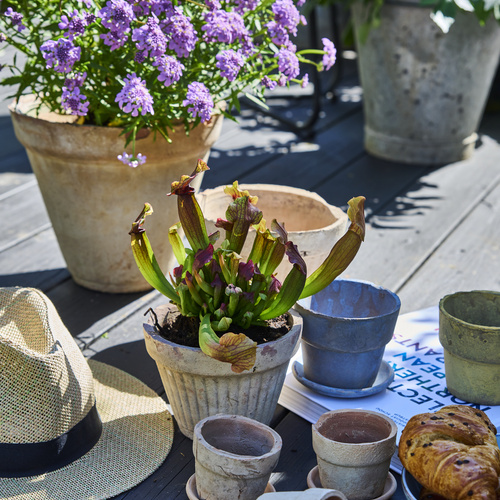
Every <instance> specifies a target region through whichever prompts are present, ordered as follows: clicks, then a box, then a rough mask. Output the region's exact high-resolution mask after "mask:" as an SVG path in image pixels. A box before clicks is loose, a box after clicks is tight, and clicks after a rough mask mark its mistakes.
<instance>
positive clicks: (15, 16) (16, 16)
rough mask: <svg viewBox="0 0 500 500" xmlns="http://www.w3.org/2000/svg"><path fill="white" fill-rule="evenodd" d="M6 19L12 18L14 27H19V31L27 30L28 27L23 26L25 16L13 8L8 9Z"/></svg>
mask: <svg viewBox="0 0 500 500" xmlns="http://www.w3.org/2000/svg"><path fill="white" fill-rule="evenodd" d="M5 17H10V21H11V23H12V26H14V27H16V26H17V31H23V30H24V29H26V26H25V25H24V24H23V15H22V14H20V13H19V12H16V11H15V10H13V9H12V7H7V10H6V11H5Z"/></svg>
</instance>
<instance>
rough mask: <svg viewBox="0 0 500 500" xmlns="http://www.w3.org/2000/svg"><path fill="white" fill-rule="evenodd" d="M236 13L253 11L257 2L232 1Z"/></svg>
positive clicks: (255, 0)
mask: <svg viewBox="0 0 500 500" xmlns="http://www.w3.org/2000/svg"><path fill="white" fill-rule="evenodd" d="M234 3H235V4H236V12H239V13H240V14H243V13H244V12H246V11H248V10H255V9H256V8H257V5H259V0H234Z"/></svg>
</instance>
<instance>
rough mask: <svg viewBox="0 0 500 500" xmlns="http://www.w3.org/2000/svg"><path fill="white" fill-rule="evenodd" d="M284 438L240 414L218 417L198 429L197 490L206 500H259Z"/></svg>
mask: <svg viewBox="0 0 500 500" xmlns="http://www.w3.org/2000/svg"><path fill="white" fill-rule="evenodd" d="M281 445H282V442H281V437H280V435H279V434H278V433H277V432H276V431H274V430H273V429H271V428H270V427H268V426H267V425H264V424H262V423H260V422H257V421H256V420H253V419H251V418H247V417H242V416H240V415H214V416H212V417H207V418H205V419H203V420H201V421H200V422H198V423H197V424H196V426H195V428H194V436H193V453H194V458H195V475H196V490H197V492H198V495H199V497H200V498H203V499H204V500H235V499H237V500H255V499H256V498H257V497H258V496H260V495H262V494H263V493H264V491H265V489H266V486H267V483H268V481H269V477H270V476H271V472H272V471H273V470H274V468H275V467H276V464H277V463H278V459H279V455H280V451H281Z"/></svg>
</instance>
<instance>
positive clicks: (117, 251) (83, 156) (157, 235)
mask: <svg viewBox="0 0 500 500" xmlns="http://www.w3.org/2000/svg"><path fill="white" fill-rule="evenodd" d="M33 102H34V99H33V97H32V96H25V97H22V98H21V100H20V101H19V103H18V104H17V105H16V104H13V105H11V106H10V111H11V116H12V122H13V124H14V130H15V133H16V136H17V138H18V139H19V141H20V142H21V144H22V145H23V146H24V147H25V148H26V151H27V153H28V158H29V160H30V163H31V167H32V169H33V172H34V173H35V176H36V178H37V181H38V185H39V187H40V190H41V192H42V196H43V200H44V202H45V206H46V208H47V212H48V214H49V217H50V220H51V222H52V226H53V228H54V232H55V234H56V237H57V241H58V243H59V246H60V248H61V252H62V254H63V256H64V259H65V261H66V265H67V267H68V270H69V272H70V273H71V276H72V277H73V279H74V280H75V281H76V283H78V284H79V285H82V286H84V287H87V288H90V289H92V290H98V291H101V292H112V293H122V292H139V291H142V290H148V289H150V288H151V286H150V285H149V284H148V283H147V282H146V280H145V279H144V278H143V277H142V275H141V273H140V272H139V270H138V268H137V265H136V263H135V261H134V257H133V255H132V250H131V248H130V236H129V235H128V231H130V228H131V226H132V222H133V221H134V220H135V218H136V217H137V215H138V214H139V213H140V211H141V210H142V208H143V207H144V203H145V202H149V203H151V205H152V206H153V209H154V211H155V215H154V216H152V217H150V218H149V219H148V222H147V228H148V237H149V238H150V240H151V244H152V246H153V248H154V249H155V256H156V259H157V260H158V262H159V264H160V267H161V268H162V270H163V271H164V272H165V273H167V272H168V271H169V270H171V269H172V268H173V267H175V265H176V261H175V258H174V256H173V252H172V249H171V246H170V244H169V243H168V236H167V234H168V228H169V227H170V226H171V225H173V224H175V223H176V222H177V220H178V215H177V201H176V200H175V199H174V198H172V197H170V196H166V193H168V192H170V184H171V183H172V182H173V181H176V180H179V178H180V176H181V175H184V174H190V173H191V172H192V171H193V170H194V168H195V167H196V163H197V160H198V158H204V159H208V156H209V153H210V148H211V147H212V145H213V144H214V143H215V141H216V140H217V138H218V137H219V135H220V132H221V128H222V115H218V116H217V117H214V118H213V119H212V121H211V122H210V124H208V125H204V124H201V125H200V126H199V127H196V128H195V129H194V130H192V131H191V133H190V135H189V137H188V136H186V134H185V132H184V126H183V125H180V126H179V127H177V128H176V130H175V132H172V133H171V138H172V141H173V142H172V143H171V144H169V143H167V141H166V140H164V139H163V138H162V137H161V136H160V134H157V136H156V140H154V139H153V135H154V134H152V133H151V134H150V133H149V132H148V131H143V132H142V133H139V137H138V139H137V141H136V151H137V152H141V153H142V154H144V155H146V157H147V162H146V164H144V165H142V166H140V167H138V168H135V169H134V168H131V167H128V166H127V165H124V164H123V163H121V162H120V161H119V160H118V159H117V155H119V154H121V153H122V152H123V150H124V141H125V139H124V136H120V134H121V132H122V129H119V128H117V127H95V126H90V125H76V124H74V123H72V122H73V121H74V120H75V119H76V118H77V117H75V116H66V115H65V116H63V115H58V114H56V113H43V114H41V115H40V116H39V117H38V118H36V117H35V116H34V111H33ZM127 151H128V152H129V153H130V152H131V151H130V148H127ZM201 180H202V176H198V177H197V178H196V179H195V181H194V182H193V183H192V184H191V185H192V187H194V188H195V189H198V188H199V187H200V184H201Z"/></svg>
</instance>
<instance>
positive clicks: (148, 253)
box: [129, 203, 179, 303]
mask: <svg viewBox="0 0 500 500" xmlns="http://www.w3.org/2000/svg"><path fill="white" fill-rule="evenodd" d="M152 213H153V207H152V206H151V205H150V204H149V203H146V204H145V205H144V208H143V210H142V212H141V213H140V214H139V217H137V219H136V220H135V222H133V223H132V230H131V231H130V233H129V234H130V236H131V245H132V253H133V254H134V259H135V262H136V264H137V267H138V268H139V270H140V271H141V273H142V275H143V276H144V278H145V279H146V281H147V282H148V283H149V284H150V285H151V286H152V287H153V288H155V289H156V290H158V291H159V292H160V293H162V294H163V295H165V296H166V297H168V298H169V299H170V300H172V301H174V302H175V303H178V302H179V296H178V295H177V292H176V291H175V289H174V287H173V286H172V285H171V284H170V282H169V281H168V280H167V278H166V277H165V275H164V274H163V272H162V271H161V269H160V266H159V264H158V262H157V260H156V257H155V255H154V253H153V249H152V248H151V244H150V243H149V239H148V237H147V236H146V231H145V229H144V228H143V227H142V225H143V224H144V221H145V219H146V217H147V216H148V215H151V214H152Z"/></svg>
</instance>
